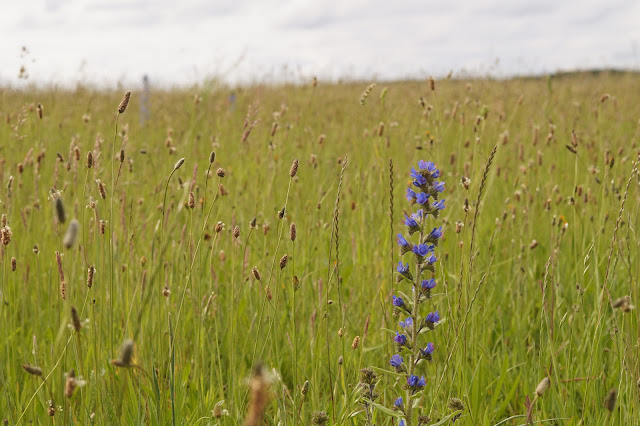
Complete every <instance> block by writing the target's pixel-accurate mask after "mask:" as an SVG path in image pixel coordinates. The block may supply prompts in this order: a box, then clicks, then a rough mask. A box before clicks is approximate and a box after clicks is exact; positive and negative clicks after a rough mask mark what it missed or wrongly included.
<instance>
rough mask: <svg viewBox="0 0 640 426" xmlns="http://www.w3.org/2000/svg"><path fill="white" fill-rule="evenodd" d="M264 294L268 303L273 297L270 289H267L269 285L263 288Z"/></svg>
mask: <svg viewBox="0 0 640 426" xmlns="http://www.w3.org/2000/svg"><path fill="white" fill-rule="evenodd" d="M264 293H265V295H266V296H267V300H269V301H270V300H271V299H272V297H273V296H272V295H271V287H269V284H267V285H266V286H265V287H264Z"/></svg>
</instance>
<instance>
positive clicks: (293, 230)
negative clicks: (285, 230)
mask: <svg viewBox="0 0 640 426" xmlns="http://www.w3.org/2000/svg"><path fill="white" fill-rule="evenodd" d="M289 239H290V240H291V241H295V240H296V223H295V222H291V226H290V227H289Z"/></svg>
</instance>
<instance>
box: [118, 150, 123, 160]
mask: <svg viewBox="0 0 640 426" xmlns="http://www.w3.org/2000/svg"><path fill="white" fill-rule="evenodd" d="M118 160H120V162H121V163H124V149H121V150H120V155H119V156H118Z"/></svg>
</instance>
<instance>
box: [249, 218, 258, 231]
mask: <svg viewBox="0 0 640 426" xmlns="http://www.w3.org/2000/svg"><path fill="white" fill-rule="evenodd" d="M257 223H258V219H257V218H255V217H254V218H253V219H251V222H249V226H250V227H251V229H257V228H258V225H256V224H257Z"/></svg>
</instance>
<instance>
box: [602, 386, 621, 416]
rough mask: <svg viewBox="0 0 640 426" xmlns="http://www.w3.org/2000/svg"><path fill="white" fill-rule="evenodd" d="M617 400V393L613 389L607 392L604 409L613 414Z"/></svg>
mask: <svg viewBox="0 0 640 426" xmlns="http://www.w3.org/2000/svg"><path fill="white" fill-rule="evenodd" d="M617 399H618V391H617V390H616V389H615V388H613V389H611V390H610V391H609V393H608V394H607V397H606V398H605V399H604V407H605V408H606V409H607V410H609V411H610V412H613V410H615V408H616V400H617Z"/></svg>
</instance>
